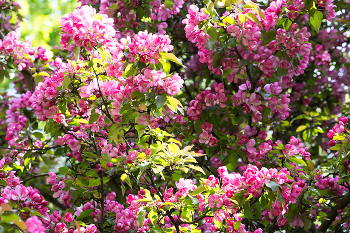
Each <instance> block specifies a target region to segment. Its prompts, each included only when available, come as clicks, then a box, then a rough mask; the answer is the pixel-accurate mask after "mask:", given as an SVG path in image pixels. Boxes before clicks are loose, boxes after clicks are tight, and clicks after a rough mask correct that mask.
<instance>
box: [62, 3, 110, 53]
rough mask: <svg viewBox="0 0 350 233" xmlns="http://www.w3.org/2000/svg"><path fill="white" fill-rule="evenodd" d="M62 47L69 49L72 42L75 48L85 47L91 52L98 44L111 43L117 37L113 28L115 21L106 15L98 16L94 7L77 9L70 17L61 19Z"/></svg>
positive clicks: (65, 16) (66, 16)
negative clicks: (68, 46)
mask: <svg viewBox="0 0 350 233" xmlns="http://www.w3.org/2000/svg"><path fill="white" fill-rule="evenodd" d="M60 24H61V25H62V31H61V41H60V43H61V45H62V47H63V48H65V49H69V50H73V49H72V48H67V45H68V44H69V42H70V40H72V41H73V42H74V44H70V46H72V47H73V48H74V47H75V46H77V47H80V46H83V47H84V48H85V49H86V50H88V51H91V50H92V49H93V47H94V46H96V45H97V44H98V43H102V44H105V43H107V42H110V41H111V40H112V39H113V38H114V36H115V30H114V28H113V19H111V18H109V17H108V16H107V15H105V14H96V10H95V9H94V8H93V7H92V6H82V7H81V8H80V9H75V10H74V11H73V12H72V13H70V14H69V15H64V16H63V17H62V18H61V21H60Z"/></svg>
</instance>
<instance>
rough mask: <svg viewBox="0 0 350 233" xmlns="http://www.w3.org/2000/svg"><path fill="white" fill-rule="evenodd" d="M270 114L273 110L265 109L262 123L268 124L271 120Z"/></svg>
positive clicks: (262, 113) (262, 114) (262, 112)
mask: <svg viewBox="0 0 350 233" xmlns="http://www.w3.org/2000/svg"><path fill="white" fill-rule="evenodd" d="M270 113H271V109H270V108H264V109H263V110H262V111H261V116H262V122H266V121H267V120H268V119H269V115H270Z"/></svg>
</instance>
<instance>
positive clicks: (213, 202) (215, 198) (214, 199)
mask: <svg viewBox="0 0 350 233" xmlns="http://www.w3.org/2000/svg"><path fill="white" fill-rule="evenodd" d="M208 202H209V207H210V208H215V207H216V208H220V207H221V206H222V205H223V200H222V198H221V197H220V195H218V194H214V195H211V196H209V198H208Z"/></svg>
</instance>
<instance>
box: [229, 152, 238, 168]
mask: <svg viewBox="0 0 350 233" xmlns="http://www.w3.org/2000/svg"><path fill="white" fill-rule="evenodd" d="M229 161H230V164H231V165H232V168H233V169H235V168H236V167H237V164H238V157H237V154H235V153H234V154H232V155H231V156H230V158H229Z"/></svg>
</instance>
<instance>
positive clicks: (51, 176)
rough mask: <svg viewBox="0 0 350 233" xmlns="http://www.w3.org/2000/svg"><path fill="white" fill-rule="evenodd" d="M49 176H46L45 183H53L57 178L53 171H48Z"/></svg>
mask: <svg viewBox="0 0 350 233" xmlns="http://www.w3.org/2000/svg"><path fill="white" fill-rule="evenodd" d="M49 176H50V177H48V178H47V179H46V181H47V183H49V184H54V183H55V182H56V178H57V176H56V173H54V172H49Z"/></svg>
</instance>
